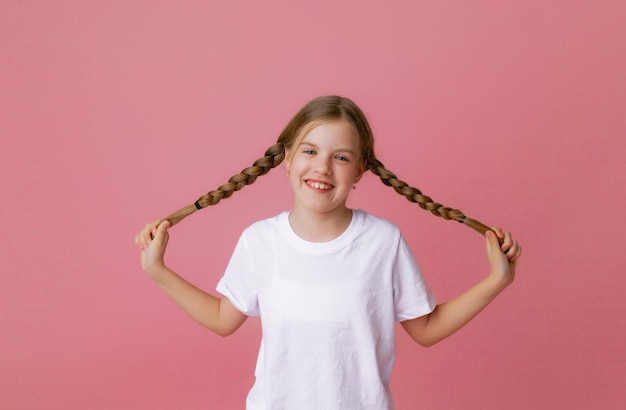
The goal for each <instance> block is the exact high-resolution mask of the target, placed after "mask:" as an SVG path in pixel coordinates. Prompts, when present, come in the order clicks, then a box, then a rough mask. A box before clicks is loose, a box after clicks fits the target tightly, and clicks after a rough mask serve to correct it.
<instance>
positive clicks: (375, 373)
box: [217, 210, 435, 410]
mask: <svg viewBox="0 0 626 410" xmlns="http://www.w3.org/2000/svg"><path fill="white" fill-rule="evenodd" d="M217 290H218V291H219V292H220V293H221V294H223V295H225V296H227V297H228V298H229V299H230V301H231V302H232V304H233V305H234V306H235V307H236V308H237V309H239V310H240V311H241V312H243V313H244V314H246V315H249V316H258V315H260V316H261V323H262V332H263V337H262V341H261V347H260V351H259V356H258V360H257V366H256V371H255V376H256V382H255V384H254V386H253V387H252V389H251V390H250V393H249V395H248V398H247V406H246V408H247V409H248V410H257V409H267V410H270V409H271V410H277V409H287V410H305V409H320V410H332V409H342V410H345V409H359V410H364V409H376V410H381V409H392V408H393V402H392V400H391V395H390V392H389V379H390V377H391V370H392V367H393V363H394V358H395V336H394V322H395V321H403V320H407V319H413V318H416V317H419V316H423V315H425V314H428V313H430V312H431V311H432V310H433V309H434V307H435V298H434V296H433V294H432V293H431V291H430V290H429V289H428V286H427V284H426V282H425V281H424V278H423V277H422V274H421V272H420V269H419V266H418V265H417V262H416V261H415V259H414V257H413V255H412V253H411V251H410V249H409V248H408V246H407V244H406V242H405V240H404V238H403V237H402V235H401V233H400V230H399V229H398V227H396V226H395V225H393V224H392V223H390V222H388V221H385V220H383V219H380V218H377V217H375V216H373V215H370V214H368V213H366V212H364V211H361V210H355V211H353V217H352V221H351V223H350V226H349V227H348V228H347V229H346V231H345V232H344V233H342V234H341V235H340V236H338V237H337V238H335V239H333V240H332V241H329V242H324V243H313V242H308V241H305V240H303V239H302V238H300V237H299V236H297V235H296V233H295V232H294V231H293V229H292V228H291V226H290V224H289V220H288V213H287V212H284V213H282V214H280V215H278V216H276V217H273V218H270V219H266V220H263V221H260V222H257V223H255V224H253V225H251V226H250V227H249V228H247V229H246V230H245V231H244V232H243V234H242V235H241V238H240V239H239V242H238V244H237V246H236V248H235V251H234V253H233V255H232V258H231V260H230V262H229V264H228V267H227V269H226V272H225V274H224V277H223V278H222V279H221V280H220V281H219V283H218V285H217Z"/></svg>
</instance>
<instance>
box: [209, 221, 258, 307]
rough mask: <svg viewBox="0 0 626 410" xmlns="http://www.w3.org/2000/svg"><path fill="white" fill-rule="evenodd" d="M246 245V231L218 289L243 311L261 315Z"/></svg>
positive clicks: (236, 247) (252, 269)
mask: <svg viewBox="0 0 626 410" xmlns="http://www.w3.org/2000/svg"><path fill="white" fill-rule="evenodd" d="M250 261H251V258H250V254H249V251H248V247H247V246H246V233H245V231H244V233H243V234H242V236H241V237H240V238H239V241H238V242H237V246H235V250H234V251H233V254H232V256H231V258H230V261H229V262H228V266H227V267H226V271H225V273H224V276H223V277H222V278H221V279H220V281H219V282H218V284H217V288H216V289H217V291H218V292H219V293H221V294H222V295H224V296H226V297H227V298H228V299H229V300H230V302H231V303H232V304H233V306H235V308H237V310H239V311H240V312H241V313H243V314H245V315H248V316H258V315H259V302H258V292H257V287H256V281H255V277H254V273H255V271H254V268H253V266H252V264H251V263H250Z"/></svg>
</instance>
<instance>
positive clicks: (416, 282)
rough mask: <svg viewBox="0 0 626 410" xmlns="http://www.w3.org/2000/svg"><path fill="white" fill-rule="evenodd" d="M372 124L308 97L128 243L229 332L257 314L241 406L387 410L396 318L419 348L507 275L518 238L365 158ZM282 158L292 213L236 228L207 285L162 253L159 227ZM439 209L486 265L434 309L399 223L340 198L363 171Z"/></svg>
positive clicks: (334, 102)
mask: <svg viewBox="0 0 626 410" xmlns="http://www.w3.org/2000/svg"><path fill="white" fill-rule="evenodd" d="M373 147H374V142H373V136H372V132H371V129H370V127H369V125H368V122H367V120H366V118H365V116H364V115H363V113H362V112H361V110H360V109H359V108H358V107H357V106H356V105H355V104H354V103H353V102H352V101H350V100H349V99H346V98H341V97H337V96H327V97H321V98H317V99H315V100H313V101H311V102H309V103H308V104H307V105H305V106H304V107H303V108H302V109H301V110H300V111H299V112H298V113H297V114H296V115H295V116H294V117H293V118H292V120H291V121H290V122H289V124H288V125H287V127H286V128H285V130H284V131H283V132H282V133H281V135H280V137H279V139H278V142H277V144H275V145H274V146H272V147H271V148H270V149H268V151H267V152H266V156H265V157H264V158H261V159H259V160H257V161H256V162H255V164H254V165H253V166H252V167H249V168H246V169H244V170H243V171H242V172H241V173H240V174H238V175H235V176H233V177H232V178H231V179H230V181H229V182H228V183H227V184H224V185H222V186H221V187H220V188H218V189H217V190H215V191H211V192H209V193H208V194H207V195H205V196H203V197H202V198H200V199H199V200H198V201H196V203H195V204H194V205H190V206H187V207H185V208H183V209H181V210H180V211H178V212H176V213H175V214H172V215H170V216H169V217H167V218H165V219H163V220H156V221H154V222H152V223H149V224H148V225H146V227H145V228H144V229H143V230H142V231H141V232H139V234H138V235H137V236H136V238H135V243H136V244H137V245H138V246H139V248H140V249H141V266H142V268H143V270H144V271H146V272H147V273H148V274H149V275H150V277H152V279H154V281H155V282H156V283H157V284H158V285H159V286H160V287H161V288H162V289H163V290H164V291H165V292H166V293H167V294H168V295H169V296H170V297H171V298H172V299H173V300H174V301H175V302H176V303H177V304H178V305H180V307H181V308H182V309H183V310H184V311H185V312H187V313H188V314H189V315H190V316H191V317H192V318H193V319H195V320H196V321H198V322H199V323H200V324H202V325H204V326H206V327H207V328H208V329H210V330H212V331H213V332H215V333H217V334H219V335H222V336H226V335H229V334H231V333H233V332H234V331H236V330H237V329H238V328H239V327H240V326H241V325H242V323H243V322H244V321H245V320H246V318H247V317H248V316H260V317H261V323H262V332H263V337H262V341H261V346H260V351H259V355H258V360H257V366H256V371H255V376H256V382H255V383H254V385H253V387H252V389H251V390H250V393H249V395H248V398H247V407H246V408H247V409H298V410H301V409H323V410H328V409H376V410H379V409H392V408H393V402H392V399H391V395H390V391H389V379H390V376H391V370H392V367H393V362H394V357H395V350H394V322H395V321H400V322H401V323H402V326H403V328H404V330H405V331H406V332H407V333H408V334H409V335H410V336H411V337H412V338H413V339H414V340H415V341H416V342H417V343H419V344H420V345H422V346H430V345H433V344H435V343H437V342H439V341H440V340H442V339H444V338H446V337H448V336H450V335H451V334H452V333H454V332H455V331H457V330H458V329H460V328H461V327H463V326H464V325H465V324H466V323H468V322H469V321H470V320H471V319H472V318H473V317H474V316H476V315H477V314H478V313H479V312H480V311H481V310H482V309H483V308H485V307H486V306H487V305H488V304H489V303H490V302H491V301H492V300H493V299H494V298H495V297H496V296H497V295H498V294H499V293H500V292H502V290H504V288H506V287H507V286H508V285H509V284H511V283H512V282H513V279H514V276H515V264H516V261H517V260H518V258H519V257H520V255H521V251H522V249H521V247H520V246H519V244H518V243H517V241H514V240H513V239H512V237H511V234H510V233H508V232H503V231H502V230H501V229H499V228H494V229H493V231H492V230H489V229H488V228H486V227H485V226H484V225H482V224H480V223H479V222H477V221H474V220H471V219H469V218H466V217H465V216H464V215H463V213H462V212H460V211H458V210H453V209H450V208H446V207H443V206H442V205H441V204H437V203H434V202H433V201H432V200H431V199H430V198H428V197H427V196H424V195H422V194H421V192H419V190H417V189H415V188H412V187H409V186H408V185H407V184H406V183H404V182H403V181H400V180H398V179H397V178H396V177H395V175H393V174H392V173H391V172H389V171H388V170H386V169H385V168H384V166H383V165H382V163H380V161H378V160H377V159H376V157H375V156H374V150H373ZM283 159H284V160H285V164H286V171H287V175H288V177H289V183H290V185H291V188H292V190H293V196H294V203H293V209H292V210H291V212H284V213H282V214H280V215H278V216H276V217H273V218H270V219H266V220H263V221H260V222H257V223H255V224H253V225H252V226H250V227H249V228H247V229H246V230H245V231H244V232H243V234H242V235H241V237H240V239H239V242H238V244H237V246H236V248H235V250H234V253H233V255H232V258H231V260H230V263H229V264H228V267H227V269H226V272H225V274H224V276H223V277H222V279H221V280H220V281H219V283H218V285H217V291H218V292H219V293H220V294H222V295H223V296H221V297H218V296H213V295H211V294H208V293H206V292H204V291H202V290H200V289H198V288H196V287H195V286H193V285H192V284H190V283H189V282H187V281H186V280H185V279H183V278H182V277H180V276H178V275H177V274H176V273H175V272H174V271H173V270H171V269H170V268H169V267H167V266H166V265H165V264H164V262H163V255H164V252H165V248H166V245H167V241H168V233H167V231H168V229H169V228H170V227H171V226H172V225H173V224H175V223H178V222H179V221H180V220H181V219H182V218H184V217H185V216H187V215H189V214H191V213H193V212H195V211H196V210H198V209H201V208H203V207H205V206H207V205H213V204H216V203H217V202H219V200H220V199H221V198H228V197H229V196H230V195H231V194H232V193H233V192H234V191H236V190H238V189H241V188H242V187H243V186H245V185H246V184H250V183H252V182H254V180H255V179H256V177H257V176H259V175H263V174H265V173H266V172H268V171H269V169H271V168H273V167H275V166H276V165H278V164H279V163H281V162H282V161H283ZM368 169H369V170H371V171H372V172H374V173H375V174H376V175H379V176H380V177H381V179H382V180H383V182H384V183H385V184H387V185H389V186H392V187H393V188H394V189H395V190H396V191H397V192H398V193H400V194H402V195H405V196H406V197H407V198H408V199H409V200H411V201H413V202H417V203H418V204H419V205H420V206H421V207H422V208H424V209H427V210H430V211H431V212H432V213H433V214H435V215H437V216H442V217H444V218H445V219H452V220H456V221H459V222H462V223H464V224H468V225H470V226H471V227H472V228H474V229H476V230H478V231H480V232H482V233H484V234H485V236H486V238H487V256H488V259H489V263H490V267H491V271H490V272H489V275H488V276H487V277H486V278H485V279H484V280H482V281H480V282H479V283H478V284H476V285H475V286H473V287H472V288H471V289H469V290H467V291H466V292H464V293H462V294H461V295H459V296H457V297H456V298H454V299H452V300H449V301H447V302H445V303H441V304H436V303H435V298H434V296H433V294H432V293H431V291H430V290H429V288H428V286H427V284H426V282H425V280H424V278H423V276H422V274H421V272H420V269H419V267H418V265H417V263H416V261H415V260H414V257H413V255H412V253H411V251H410V249H409V247H408V246H407V243H406V241H405V239H404V238H403V236H402V235H401V233H400V231H399V229H398V228H397V227H396V226H395V225H393V224H391V223H390V222H387V221H385V220H383V219H379V218H377V217H375V216H373V215H370V214H368V213H366V212H364V211H361V210H353V209H349V208H347V207H346V199H347V197H348V195H349V193H350V191H351V190H352V189H353V188H354V187H355V185H356V184H357V183H358V182H359V180H360V179H361V177H362V176H363V173H364V172H365V171H366V170H368Z"/></svg>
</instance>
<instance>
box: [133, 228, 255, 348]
mask: <svg viewBox="0 0 626 410" xmlns="http://www.w3.org/2000/svg"><path fill="white" fill-rule="evenodd" d="M169 227H170V222H169V221H167V220H164V221H160V220H157V221H155V222H152V223H150V224H148V225H146V227H145V228H144V229H143V230H141V232H139V233H138V234H137V236H136V237H135V244H136V245H137V246H139V248H140V249H141V268H142V269H143V270H144V271H145V272H146V273H147V274H148V275H149V276H150V277H151V278H152V279H153V280H154V281H155V282H156V284H157V285H159V286H160V287H161V289H163V291H164V292H165V293H167V295H168V296H169V297H170V298H172V300H174V302H176V304H178V306H180V307H181V308H182V309H183V310H184V311H185V312H186V313H187V314H188V315H189V316H191V317H192V318H193V319H194V320H195V321H196V322H198V323H200V324H201V325H202V326H204V327H206V328H207V329H209V330H211V331H212V332H214V333H216V334H218V335H220V336H228V335H230V334H232V333H233V332H234V331H236V330H237V329H238V328H239V327H240V326H241V325H242V324H243V322H244V321H245V320H246V318H247V316H246V315H244V314H243V313H241V312H240V311H239V310H237V309H236V308H235V307H234V306H233V305H232V304H231V303H230V300H228V298H227V297H222V298H218V297H216V296H213V295H211V294H209V293H207V292H205V291H203V290H201V289H199V288H197V287H195V286H194V285H193V284H191V283H189V282H188V281H186V280H185V279H184V278H182V277H181V276H179V275H178V274H176V273H175V272H174V271H173V270H171V269H170V268H168V267H167V266H166V265H165V263H164V261H163V256H164V254H165V249H166V247H167V241H168V239H169V234H168V232H167V230H168V229H169Z"/></svg>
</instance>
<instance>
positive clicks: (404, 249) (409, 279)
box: [393, 235, 437, 322]
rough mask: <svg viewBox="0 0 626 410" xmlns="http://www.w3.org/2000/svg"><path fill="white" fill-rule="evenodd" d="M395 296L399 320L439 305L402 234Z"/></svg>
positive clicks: (396, 316) (399, 243)
mask: <svg viewBox="0 0 626 410" xmlns="http://www.w3.org/2000/svg"><path fill="white" fill-rule="evenodd" d="M393 297H394V308H395V320H397V321H399V322H401V321H404V320H409V319H415V318H417V317H420V316H424V315H426V314H428V313H430V312H432V311H433V309H434V308H435V306H436V305H437V302H436V299H435V295H434V294H433V293H432V292H431V290H430V288H429V287H428V284H427V283H426V280H425V279H424V276H423V275H422V271H421V269H420V267H419V265H418V263H417V261H416V260H415V257H414V256H413V252H411V249H410V248H409V246H408V244H407V243H406V240H405V239H404V237H403V236H402V235H400V239H399V241H398V249H397V252H396V259H395V261H394V270H393Z"/></svg>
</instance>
